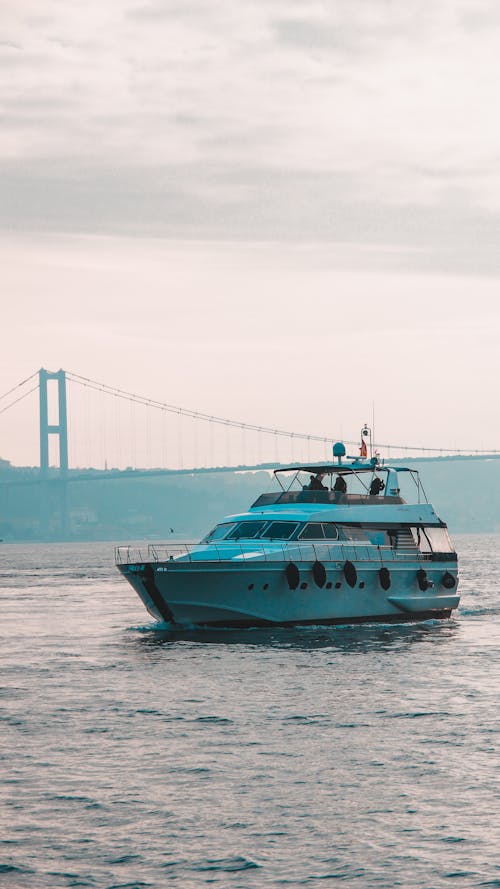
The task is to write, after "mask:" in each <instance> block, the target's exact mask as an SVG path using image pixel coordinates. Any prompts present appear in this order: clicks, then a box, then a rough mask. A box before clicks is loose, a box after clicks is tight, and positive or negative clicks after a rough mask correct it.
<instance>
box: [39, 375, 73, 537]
mask: <svg viewBox="0 0 500 889" xmlns="http://www.w3.org/2000/svg"><path fill="white" fill-rule="evenodd" d="M49 380H57V407H58V413H57V423H49V389H48V385H47V384H48V381H49ZM38 383H39V401H40V481H41V486H40V534H41V536H42V537H45V538H46V537H50V536H51V521H50V519H51V498H50V492H49V442H50V436H51V435H57V437H58V439H59V442H58V444H59V448H58V451H59V453H58V464H59V465H58V467H57V468H58V469H59V478H58V479H57V481H58V482H59V517H60V530H61V532H62V534H63V536H64V537H65V536H66V535H67V532H68V502H67V471H68V413H67V405H66V373H65V371H64V370H58V371H56V372H54V373H51V372H50V371H48V370H45V369H44V368H43V367H42V368H40V370H39V371H38ZM56 511H57V509H56Z"/></svg>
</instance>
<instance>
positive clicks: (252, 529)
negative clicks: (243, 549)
mask: <svg viewBox="0 0 500 889" xmlns="http://www.w3.org/2000/svg"><path fill="white" fill-rule="evenodd" d="M265 524H266V523H265V522H240V523H239V524H238V525H237V526H236V528H234V529H233V530H232V531H231V533H230V534H228V540H239V539H240V537H257V534H258V533H259V531H262V528H263V527H264V525H265Z"/></svg>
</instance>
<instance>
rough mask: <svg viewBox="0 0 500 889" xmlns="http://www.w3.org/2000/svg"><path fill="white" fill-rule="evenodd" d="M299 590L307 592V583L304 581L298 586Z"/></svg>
mask: <svg viewBox="0 0 500 889" xmlns="http://www.w3.org/2000/svg"><path fill="white" fill-rule="evenodd" d="M300 588H301V590H307V583H306V582H305V580H304V581H303V582H302V583H301V584H300Z"/></svg>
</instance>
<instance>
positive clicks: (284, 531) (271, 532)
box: [260, 522, 297, 540]
mask: <svg viewBox="0 0 500 889" xmlns="http://www.w3.org/2000/svg"><path fill="white" fill-rule="evenodd" d="M296 528H297V522H271V524H270V525H269V527H267V528H266V529H265V531H263V533H262V534H261V535H260V536H261V538H263V537H266V538H268V539H270V540H289V539H290V537H291V536H292V534H293V533H294V531H295V530H296Z"/></svg>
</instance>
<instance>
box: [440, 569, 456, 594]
mask: <svg viewBox="0 0 500 889" xmlns="http://www.w3.org/2000/svg"><path fill="white" fill-rule="evenodd" d="M441 583H442V584H443V586H444V587H445V589H447V590H452V589H453V587H454V586H455V584H456V580H455V578H454V577H453V574H450V572H449V571H445V573H444V574H443V576H442V578H441Z"/></svg>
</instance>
